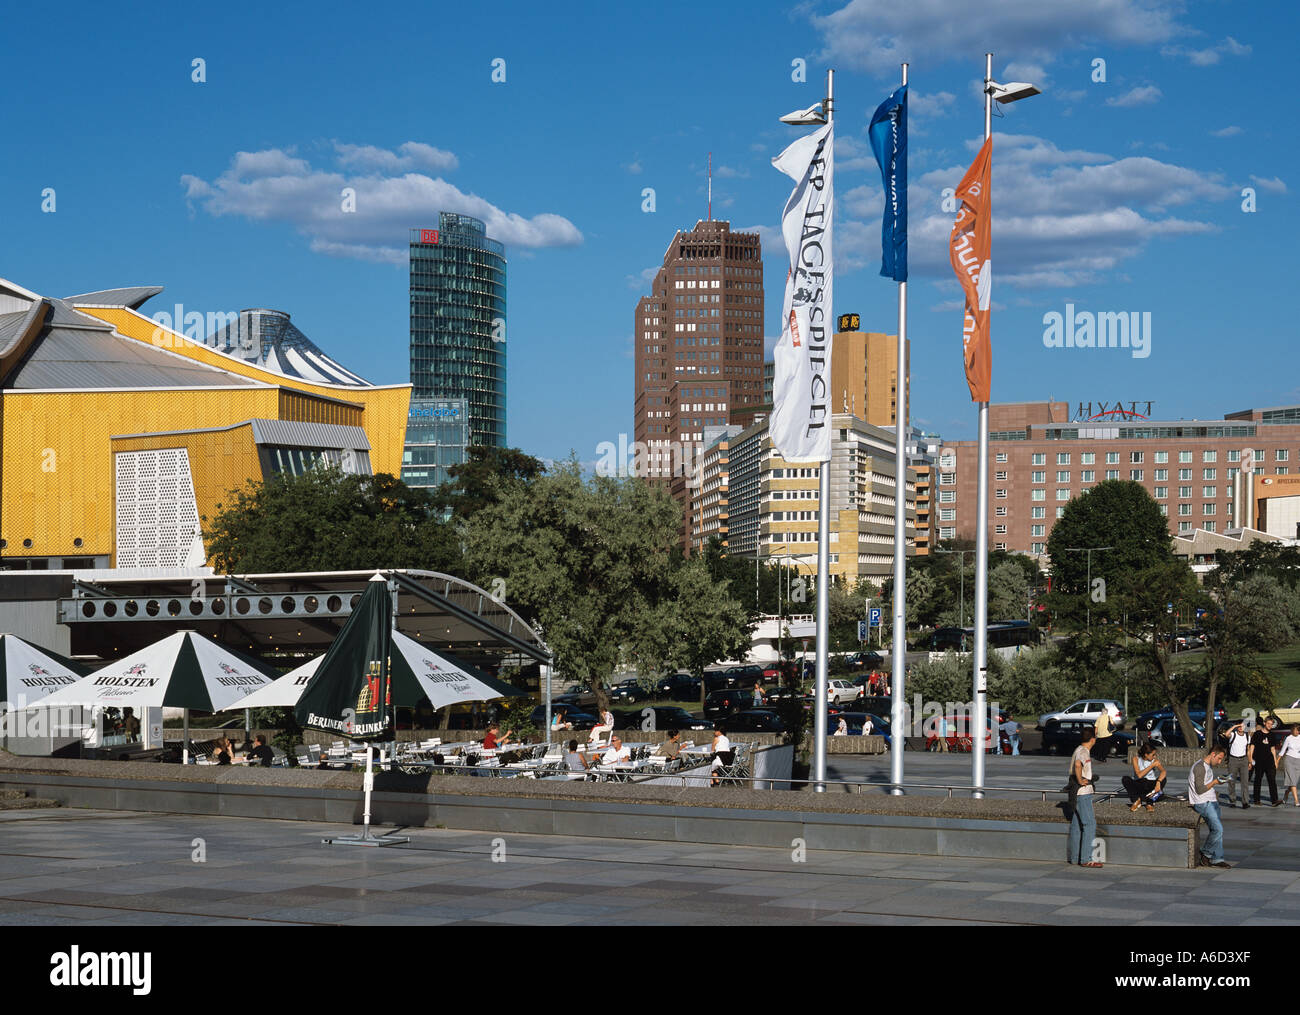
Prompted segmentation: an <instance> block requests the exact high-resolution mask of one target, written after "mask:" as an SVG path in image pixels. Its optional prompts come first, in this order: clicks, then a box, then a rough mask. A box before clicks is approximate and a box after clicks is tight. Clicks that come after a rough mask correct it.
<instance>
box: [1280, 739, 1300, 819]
mask: <svg viewBox="0 0 1300 1015" xmlns="http://www.w3.org/2000/svg"><path fill="white" fill-rule="evenodd" d="M1277 763H1278V765H1280V766H1281V768H1282V799H1283V800H1285V799H1286V791H1287V790H1290V791H1291V801H1292V803H1294V804H1295V806H1297V807H1300V790H1297V788H1296V787H1297V786H1298V785H1300V723H1292V724H1291V735H1290V736H1288V737H1287V738H1286V739H1285V740H1283V741H1282V748H1281V750H1279V751H1278V752H1277Z"/></svg>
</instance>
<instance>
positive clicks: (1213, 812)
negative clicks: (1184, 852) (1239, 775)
mask: <svg viewBox="0 0 1300 1015" xmlns="http://www.w3.org/2000/svg"><path fill="white" fill-rule="evenodd" d="M1223 756H1224V755H1223V748H1222V747H1211V748H1210V750H1209V751H1208V752H1206V755H1205V757H1204V758H1202V759H1201V760H1200V761H1198V762H1197V763H1196V764H1195V765H1193V766H1192V770H1191V771H1190V772H1189V773H1188V774H1187V802H1188V803H1189V804H1191V805H1192V809H1193V810H1194V811H1196V813H1197V814H1199V815H1200V816H1201V817H1203V818H1204V819H1205V823H1206V824H1207V825H1209V826H1210V834H1209V837H1208V838H1207V839H1206V840H1205V845H1204V846H1203V847H1201V855H1200V859H1199V860H1198V861H1197V864H1196V866H1198V867H1224V868H1227V867H1231V866H1232V864H1230V863H1225V862H1224V860H1223V819H1222V818H1221V817H1220V815H1219V794H1218V793H1217V792H1216V791H1215V789H1214V787H1215V786H1218V785H1220V784H1221V783H1222V782H1223V780H1222V779H1218V778H1215V775H1214V766H1215V765H1218V764H1220V763H1222V761H1223Z"/></svg>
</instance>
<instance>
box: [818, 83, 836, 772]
mask: <svg viewBox="0 0 1300 1015" xmlns="http://www.w3.org/2000/svg"><path fill="white" fill-rule="evenodd" d="M824 112H825V114H826V122H827V123H831V122H832V121H833V120H834V118H835V71H834V70H827V71H826V106H825V110H824ZM828 154H829V157H830V158H832V159H833V158H834V157H835V154H834V151H833V150H832V151H831V152H830V153H828ZM832 178H833V177H832ZM827 210H828V212H829V208H828V209H827ZM833 270H834V269H833V268H832V271H833ZM831 313H832V308H831V307H830V306H827V307H826V316H825V320H826V322H827V325H828V326H829V324H830V322H832V321H834V320H835V318H833V317H832V316H831ZM828 365H829V364H828ZM833 455H834V452H833V451H832V453H831V455H828V456H827V459H826V461H824V462H822V463H821V466H820V468H819V469H818V470H817V475H818V479H817V665H816V678H815V679H816V681H817V686H816V689H815V690H814V693H813V710H814V712H813V791H814V792H816V793H825V792H826V680H827V672H828V666H827V659H828V652H829V649H830V583H831V579H830V572H831V554H830V539H831V536H830V533H831V462H830V459H831V457H833Z"/></svg>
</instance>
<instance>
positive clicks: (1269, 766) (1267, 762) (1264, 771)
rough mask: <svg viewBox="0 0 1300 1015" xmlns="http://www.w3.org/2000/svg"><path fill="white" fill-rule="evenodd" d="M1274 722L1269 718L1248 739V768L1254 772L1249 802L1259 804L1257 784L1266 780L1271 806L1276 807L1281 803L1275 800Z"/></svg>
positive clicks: (1275, 754) (1275, 751) (1275, 749)
mask: <svg viewBox="0 0 1300 1015" xmlns="http://www.w3.org/2000/svg"><path fill="white" fill-rule="evenodd" d="M1274 722H1275V720H1274V719H1273V717H1272V716H1269V717H1268V718H1267V719H1265V720H1264V725H1263V726H1262V727H1259V726H1257V727H1255V733H1254V735H1253V736H1252V737H1251V738H1250V750H1249V752H1248V756H1249V758H1250V767H1251V768H1252V769H1254V770H1255V780H1254V792H1253V793H1252V794H1251V802H1252V803H1259V784H1260V782H1261V781H1262V780H1263V779H1265V778H1267V779H1268V795H1269V799H1270V800H1272V802H1273V806H1274V807H1276V806H1277V805H1278V804H1280V803H1281V802H1282V801H1281V800H1279V799H1278V798H1277V748H1276V747H1274V746H1273V737H1272V735H1271V734H1272V732H1273V723H1274Z"/></svg>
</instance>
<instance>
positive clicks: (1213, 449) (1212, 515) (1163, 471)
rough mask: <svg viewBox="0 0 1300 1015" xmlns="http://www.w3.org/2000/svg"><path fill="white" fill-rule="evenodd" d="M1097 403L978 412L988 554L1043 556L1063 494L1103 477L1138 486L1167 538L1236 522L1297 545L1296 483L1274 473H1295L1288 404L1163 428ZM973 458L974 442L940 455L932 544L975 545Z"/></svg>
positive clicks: (1299, 461)
mask: <svg viewBox="0 0 1300 1015" xmlns="http://www.w3.org/2000/svg"><path fill="white" fill-rule="evenodd" d="M1146 407H1147V406H1146V404H1145V403H1141V404H1140V408H1146ZM1081 408H1083V407H1081ZM1102 408H1103V411H1101V412H1098V413H1096V414H1091V415H1090V414H1089V413H1088V409H1091V406H1088V407H1087V408H1086V409H1084V411H1083V412H1076V413H1074V414H1073V417H1072V416H1071V413H1070V410H1069V404H1068V403H1066V402H1023V403H1014V404H1003V405H992V406H990V407H989V461H988V468H989V517H988V518H987V519H986V524H987V525H988V528H989V531H988V538H989V545H990V546H991V547H992V548H994V549H998V550H1008V551H1011V552H1021V553H1028V554H1033V555H1042V554H1045V553H1046V551H1047V538H1048V535H1049V534H1050V533H1051V531H1052V526H1053V524H1055V522H1056V519H1057V518H1060V517H1061V515H1062V513H1063V512H1064V510H1065V505H1066V504H1067V503H1069V501H1070V499H1071V498H1073V497H1076V496H1078V495H1079V494H1081V493H1083V492H1085V491H1087V490H1089V489H1091V488H1092V487H1093V486H1095V485H1096V484H1098V483H1101V482H1103V481H1105V480H1108V479H1120V480H1131V481H1133V482H1137V483H1141V484H1142V486H1143V487H1145V488H1146V490H1147V492H1148V493H1150V494H1151V496H1152V497H1153V498H1154V499H1155V501H1156V503H1157V504H1159V505H1160V510H1161V512H1162V513H1163V514H1164V515H1166V516H1167V517H1168V519H1169V531H1170V533H1171V534H1172V535H1180V536H1189V535H1191V534H1192V533H1194V532H1196V531H1197V530H1205V531H1207V532H1218V533H1223V532H1226V531H1228V530H1234V529H1241V528H1243V527H1245V528H1252V529H1261V530H1263V531H1267V532H1270V533H1271V534H1273V535H1275V536H1278V537H1281V538H1285V539H1296V538H1300V521H1298V520H1297V519H1300V510H1297V508H1298V507H1300V476H1297V477H1295V479H1296V480H1297V481H1296V482H1293V481H1292V480H1291V479H1289V478H1286V477H1291V476H1292V473H1293V471H1294V472H1295V473H1300V406H1283V407H1278V408H1271V409H1247V410H1244V411H1242V412H1234V413H1230V414H1228V415H1226V416H1225V417H1224V418H1223V419H1221V420H1169V421H1159V420H1153V419H1146V418H1141V417H1139V416H1138V415H1137V414H1136V413H1134V412H1127V413H1125V412H1120V411H1112V412H1110V413H1107V412H1105V411H1104V407H1102ZM978 454H979V446H978V442H976V441H950V442H947V443H945V445H944V446H943V448H942V449H941V451H940V454H939V462H938V467H937V469H936V470H935V471H936V474H937V475H936V479H935V484H934V492H935V496H934V505H933V510H934V515H935V518H934V523H933V524H934V526H935V530H936V531H935V535H936V537H937V538H938V539H940V540H945V539H970V540H973V539H974V538H975V535H976V527H977V526H978V524H979V517H978V514H977V511H976V485H977V484H976V477H977V470H978ZM1279 477H1282V478H1279ZM1293 500H1294V501H1295V503H1292V501H1293ZM1275 530H1276V531H1275Z"/></svg>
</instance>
